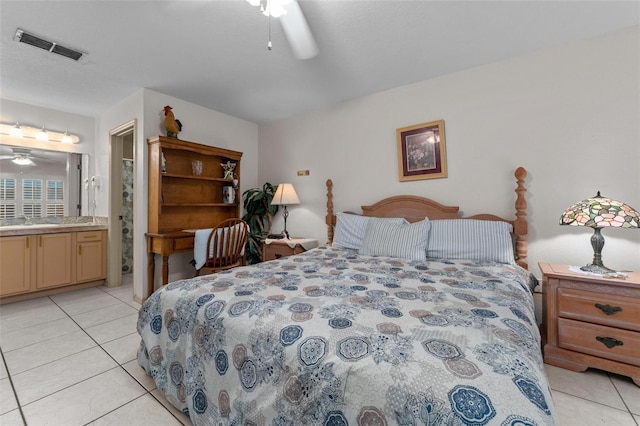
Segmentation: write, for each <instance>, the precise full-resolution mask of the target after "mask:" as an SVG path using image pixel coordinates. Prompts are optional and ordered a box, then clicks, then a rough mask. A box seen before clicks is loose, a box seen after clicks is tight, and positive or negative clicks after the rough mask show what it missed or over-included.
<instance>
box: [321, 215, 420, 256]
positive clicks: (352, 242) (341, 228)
mask: <svg viewBox="0 0 640 426" xmlns="http://www.w3.org/2000/svg"><path fill="white" fill-rule="evenodd" d="M371 221H383V222H389V223H397V224H407V223H409V222H407V220H406V219H404V218H402V217H390V218H379V217H368V216H360V215H357V214H349V213H336V227H335V234H334V235H333V243H332V245H333V246H334V247H340V248H347V249H355V250H358V249H360V247H362V241H363V240H364V234H365V232H366V231H367V225H368V224H369V222H371Z"/></svg>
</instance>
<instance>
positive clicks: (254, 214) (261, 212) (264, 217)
mask: <svg viewBox="0 0 640 426" xmlns="http://www.w3.org/2000/svg"><path fill="white" fill-rule="evenodd" d="M277 188H278V187H277V186H276V185H272V184H270V183H269V182H267V183H265V184H264V185H263V186H262V188H251V189H248V190H246V191H245V192H244V193H243V194H242V197H243V205H244V211H245V215H244V216H243V217H242V219H243V220H244V221H245V222H247V224H248V225H249V238H248V239H247V247H246V249H245V252H246V255H247V262H248V263H249V264H253V263H258V262H261V261H262V241H263V240H264V239H265V238H266V237H267V235H269V233H270V232H271V222H272V220H273V215H275V214H276V213H277V212H278V206H272V205H271V200H272V199H273V196H274V195H275V193H276V189H277Z"/></svg>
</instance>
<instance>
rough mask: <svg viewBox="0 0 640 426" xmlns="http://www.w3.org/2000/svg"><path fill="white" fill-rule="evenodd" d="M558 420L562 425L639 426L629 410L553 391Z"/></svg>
mask: <svg viewBox="0 0 640 426" xmlns="http://www.w3.org/2000/svg"><path fill="white" fill-rule="evenodd" d="M551 394H552V397H553V403H554V405H555V407H556V413H557V415H558V422H559V423H560V425H562V426H613V425H615V426H637V425H636V422H635V421H634V420H633V417H631V414H630V413H629V412H627V411H622V410H617V409H615V408H612V407H608V406H606V405H601V404H594V403H593V402H591V401H587V400H585V399H582V398H579V397H576V396H573V395H568V394H566V393H563V392H557V391H553V390H552V391H551Z"/></svg>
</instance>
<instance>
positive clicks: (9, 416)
mask: <svg viewBox="0 0 640 426" xmlns="http://www.w3.org/2000/svg"><path fill="white" fill-rule="evenodd" d="M0 425H2V426H24V421H22V415H21V414H20V410H13V411H9V412H8V413H5V414H2V415H0Z"/></svg>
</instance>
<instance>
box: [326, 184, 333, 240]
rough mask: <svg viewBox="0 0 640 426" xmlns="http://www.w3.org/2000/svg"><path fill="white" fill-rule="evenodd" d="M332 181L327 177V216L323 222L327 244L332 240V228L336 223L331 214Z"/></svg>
mask: <svg viewBox="0 0 640 426" xmlns="http://www.w3.org/2000/svg"><path fill="white" fill-rule="evenodd" d="M332 190H333V181H332V180H331V179H327V216H326V219H325V222H326V223H327V244H331V243H332V242H333V229H334V227H335V225H336V216H335V215H334V214H333V192H332Z"/></svg>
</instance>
